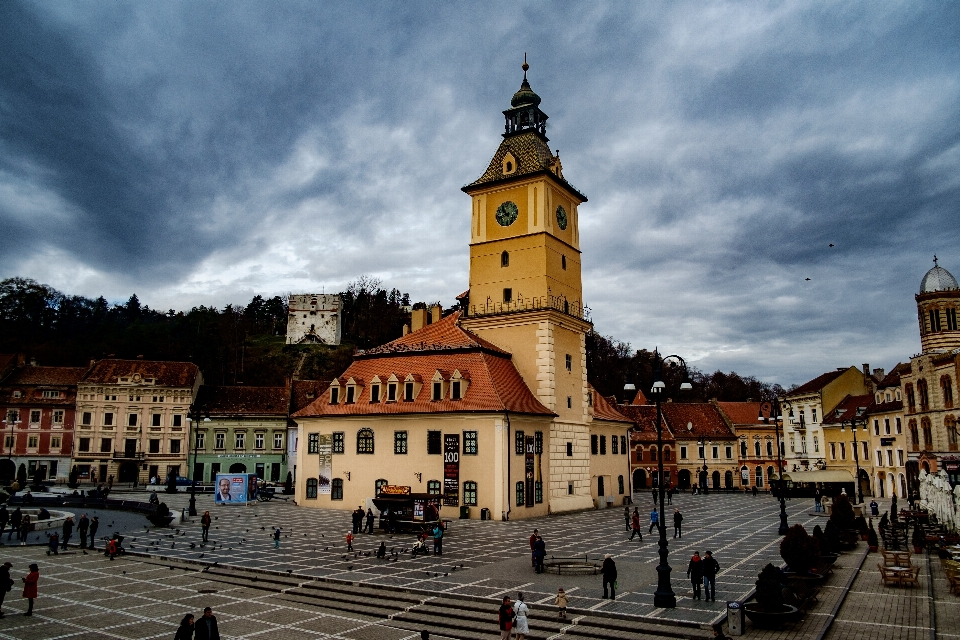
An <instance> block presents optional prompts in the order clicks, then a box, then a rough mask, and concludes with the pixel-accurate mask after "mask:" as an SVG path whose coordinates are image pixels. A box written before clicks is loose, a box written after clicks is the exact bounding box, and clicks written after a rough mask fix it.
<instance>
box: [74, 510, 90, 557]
mask: <svg viewBox="0 0 960 640" xmlns="http://www.w3.org/2000/svg"><path fill="white" fill-rule="evenodd" d="M89 529H90V518H88V517H87V514H83V515H82V516H80V522H78V523H77V533H79V534H80V548H81V549H86V548H87V531H88V530H89Z"/></svg>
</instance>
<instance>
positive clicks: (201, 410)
mask: <svg viewBox="0 0 960 640" xmlns="http://www.w3.org/2000/svg"><path fill="white" fill-rule="evenodd" d="M187 420H189V421H190V426H191V427H193V428H192V429H191V430H190V431H191V432H192V434H193V467H192V468H191V469H190V512H189V513H190V515H191V516H196V515H197V433H198V432H197V428H198V425H197V421H199V420H202V421H203V422H210V411H208V410H207V405H202V406H197V405H195V404H192V405H190V410H189V412H188V413H187Z"/></svg>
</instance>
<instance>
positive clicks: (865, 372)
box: [863, 362, 870, 376]
mask: <svg viewBox="0 0 960 640" xmlns="http://www.w3.org/2000/svg"><path fill="white" fill-rule="evenodd" d="M863 375H865V376H869V375H870V364H869V363H867V362H864V363H863Z"/></svg>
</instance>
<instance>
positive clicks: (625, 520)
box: [0, 507, 630, 533]
mask: <svg viewBox="0 0 960 640" xmlns="http://www.w3.org/2000/svg"><path fill="white" fill-rule="evenodd" d="M623 526H624V531H630V507H624V508H623ZM2 532H3V530H2V529H0V533H2Z"/></svg>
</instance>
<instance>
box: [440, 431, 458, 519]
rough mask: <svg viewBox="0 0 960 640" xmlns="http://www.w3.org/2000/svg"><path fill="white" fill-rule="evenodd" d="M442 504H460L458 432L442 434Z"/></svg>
mask: <svg viewBox="0 0 960 640" xmlns="http://www.w3.org/2000/svg"><path fill="white" fill-rule="evenodd" d="M443 504H444V506H447V507H456V506H457V505H459V504H460V434H459V433H447V434H444V436H443Z"/></svg>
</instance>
